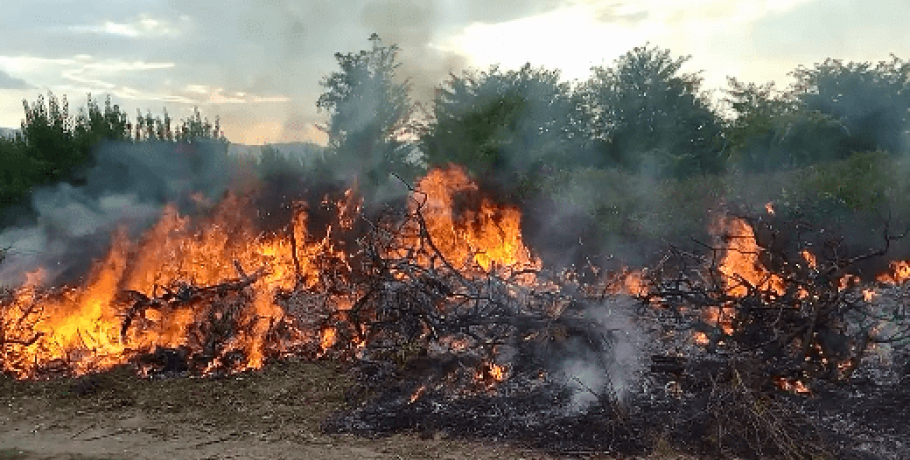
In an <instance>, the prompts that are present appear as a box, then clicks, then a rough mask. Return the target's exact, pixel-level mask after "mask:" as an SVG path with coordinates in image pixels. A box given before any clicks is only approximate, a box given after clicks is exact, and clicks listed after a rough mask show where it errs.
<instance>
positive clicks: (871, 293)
mask: <svg viewBox="0 0 910 460" xmlns="http://www.w3.org/2000/svg"><path fill="white" fill-rule="evenodd" d="M873 299H875V290H874V289H863V300H865V301H866V302H871V301H872V300H873Z"/></svg>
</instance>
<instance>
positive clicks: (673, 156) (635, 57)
mask: <svg viewBox="0 0 910 460" xmlns="http://www.w3.org/2000/svg"><path fill="white" fill-rule="evenodd" d="M688 60H689V57H681V58H673V57H672V56H671V55H670V51H669V50H665V49H660V48H657V47H650V46H647V45H646V46H644V47H637V48H634V49H633V50H632V51H629V52H628V53H626V54H625V55H623V56H621V57H620V58H619V59H617V60H616V62H615V66H614V67H612V68H606V67H603V66H599V67H595V68H594V69H593V71H594V75H593V76H592V77H591V78H590V79H589V80H588V81H587V82H586V83H585V84H584V85H583V87H582V88H581V93H582V94H583V96H584V98H585V107H586V111H587V113H588V120H589V123H590V128H589V132H590V134H591V135H592V136H593V138H594V139H595V140H596V141H597V144H598V147H597V150H598V152H599V153H600V155H601V158H602V161H603V163H604V164H605V165H618V166H620V167H621V168H623V169H625V170H628V171H634V172H642V173H649V174H651V175H656V176H675V177H685V176H690V175H693V174H699V173H705V172H716V171H720V170H721V169H723V167H724V157H723V131H722V129H721V128H722V123H721V120H720V118H719V117H718V116H717V114H715V113H714V111H713V110H712V108H711V106H710V105H709V103H708V102H707V100H706V98H705V97H703V96H702V95H700V94H699V93H698V91H699V86H700V84H701V79H700V77H698V75H697V74H691V73H688V74H682V73H680V70H681V68H682V66H683V65H684V64H685V63H686V62H687V61H688Z"/></svg>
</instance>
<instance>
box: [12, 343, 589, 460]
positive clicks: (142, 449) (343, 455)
mask: <svg viewBox="0 0 910 460" xmlns="http://www.w3.org/2000/svg"><path fill="white" fill-rule="evenodd" d="M350 384H351V382H350V379H349V377H348V376H347V374H346V373H345V372H344V371H343V369H340V368H339V367H338V365H337V364H333V363H329V362H317V363H312V362H309V363H308V362H296V361H287V362H279V363H273V364H270V365H269V366H267V367H266V368H265V369H264V370H263V371H256V372H246V373H241V374H237V375H232V376H229V377H224V378H187V377H174V378H166V379H161V378H159V379H143V378H139V377H137V376H136V375H135V374H134V372H133V370H131V369H129V368H117V369H113V370H111V371H107V372H104V373H100V374H94V375H89V376H84V377H79V378H60V379H54V380H47V381H15V380H12V379H9V378H3V377H0V460H13V459H16V460H20V459H80V460H88V459H125V458H129V459H131V460H138V459H161V458H168V459H171V460H183V459H231V458H235V459H260V458H261V459H307V458H314V459H317V458H318V459H349V458H363V459H370V458H377V459H379V458H392V459H418V458H434V459H436V458H448V459H458V458H476V459H497V460H502V459H519V458H523V459H534V458H536V459H545V458H553V457H551V456H548V455H547V454H546V453H544V452H539V451H537V452H535V451H533V450H530V449H527V448H523V447H521V446H514V445H505V444H498V443H492V442H478V441H465V440H458V439H448V438H445V437H442V436H441V435H439V434H436V435H434V436H433V437H429V438H427V437H426V436H424V437H421V436H420V435H418V434H396V435H392V436H387V437H381V438H374V439H369V438H365V437H356V436H352V435H328V434H325V433H323V431H322V430H321V428H320V427H321V424H322V422H323V420H325V419H326V417H327V416H328V415H329V414H331V413H332V412H333V411H336V410H338V409H339V408H340V407H342V405H343V400H344V392H345V389H346V388H348V387H349V386H350ZM586 456H587V457H591V455H586ZM595 458H596V456H595ZM601 458H602V457H601Z"/></svg>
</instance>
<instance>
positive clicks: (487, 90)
mask: <svg viewBox="0 0 910 460" xmlns="http://www.w3.org/2000/svg"><path fill="white" fill-rule="evenodd" d="M559 77H560V73H559V71H556V70H546V69H544V68H533V67H531V65H530V64H525V65H524V66H523V67H522V68H521V69H519V70H510V71H502V70H500V69H499V67H496V66H494V67H491V68H490V69H489V70H487V71H483V72H476V71H465V72H464V73H463V74H462V75H461V76H456V75H451V76H450V78H449V79H448V80H446V81H445V82H444V83H443V85H442V87H441V88H440V89H439V90H438V91H437V93H436V98H435V101H434V105H433V114H432V115H433V117H432V120H433V121H432V123H430V124H428V125H427V126H426V127H425V129H424V130H423V132H422V135H421V139H420V141H421V147H422V150H423V152H424V154H425V155H426V158H427V162H428V163H429V164H430V165H431V166H441V165H445V164H447V163H458V164H461V165H464V166H466V167H467V169H468V170H469V171H470V172H471V173H473V174H474V175H476V176H481V177H489V176H492V177H496V178H499V179H505V181H507V182H509V181H511V182H513V183H514V182H515V179H519V180H520V178H521V176H522V175H525V176H528V175H530V176H531V177H533V176H534V175H535V173H537V172H539V171H540V170H541V169H550V170H552V169H555V168H561V167H563V166H564V165H565V162H566V161H567V160H568V161H571V160H572V159H570V158H569V154H570V153H577V152H578V150H579V149H580V147H581V145H580V142H581V141H582V139H583V130H582V127H581V123H579V122H578V117H577V116H576V115H577V111H576V101H575V100H574V97H573V95H572V92H571V88H570V86H569V85H568V84H567V83H564V82H560V81H559ZM516 176H518V177H516Z"/></svg>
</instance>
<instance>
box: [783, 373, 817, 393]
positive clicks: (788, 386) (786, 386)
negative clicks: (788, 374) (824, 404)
mask: <svg viewBox="0 0 910 460" xmlns="http://www.w3.org/2000/svg"><path fill="white" fill-rule="evenodd" d="M774 384H775V385H777V387H778V388H780V389H781V390H783V391H786V392H788V393H793V394H803V395H808V394H812V390H810V389H809V387H807V386H806V384H805V383H803V382H802V381H801V380H798V379H785V378H783V377H774Z"/></svg>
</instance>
